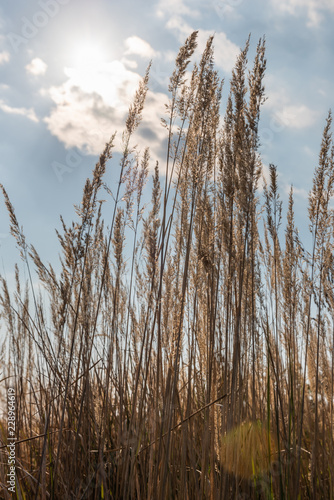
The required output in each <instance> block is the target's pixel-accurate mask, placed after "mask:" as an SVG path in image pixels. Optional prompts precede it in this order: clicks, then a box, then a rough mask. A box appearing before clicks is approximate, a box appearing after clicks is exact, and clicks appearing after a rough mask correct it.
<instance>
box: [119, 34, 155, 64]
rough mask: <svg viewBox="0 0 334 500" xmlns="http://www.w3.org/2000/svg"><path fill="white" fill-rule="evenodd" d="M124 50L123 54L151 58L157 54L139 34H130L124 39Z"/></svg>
mask: <svg viewBox="0 0 334 500" xmlns="http://www.w3.org/2000/svg"><path fill="white" fill-rule="evenodd" d="M125 46H126V49H127V50H126V52H125V55H129V54H135V55H138V56H140V57H147V58H150V59H151V58H153V57H156V56H157V55H158V52H156V51H155V50H154V49H152V47H151V45H150V44H149V43H147V42H145V40H143V39H142V38H139V36H130V37H129V38H127V39H126V40H125Z"/></svg>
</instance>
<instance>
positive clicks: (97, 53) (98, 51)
mask: <svg viewBox="0 0 334 500" xmlns="http://www.w3.org/2000/svg"><path fill="white" fill-rule="evenodd" d="M70 59H71V63H72V64H71V65H72V66H73V67H74V68H82V67H83V66H91V65H96V64H103V63H106V62H108V60H110V57H108V54H107V51H106V49H105V48H104V47H103V45H102V43H99V42H97V41H95V40H81V41H79V42H76V43H75V44H74V45H73V47H72V50H71V56H70Z"/></svg>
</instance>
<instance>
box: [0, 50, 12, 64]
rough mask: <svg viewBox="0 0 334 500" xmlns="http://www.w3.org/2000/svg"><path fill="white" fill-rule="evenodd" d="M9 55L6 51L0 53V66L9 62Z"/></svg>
mask: <svg viewBox="0 0 334 500" xmlns="http://www.w3.org/2000/svg"><path fill="white" fill-rule="evenodd" d="M9 60H10V54H9V52H7V51H6V50H4V51H2V52H0V65H1V64H5V63H7V62H9Z"/></svg>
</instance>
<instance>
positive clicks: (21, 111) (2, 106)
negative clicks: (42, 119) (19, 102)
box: [0, 99, 39, 122]
mask: <svg viewBox="0 0 334 500" xmlns="http://www.w3.org/2000/svg"><path fill="white" fill-rule="evenodd" d="M0 110H1V111H3V112H4V113H8V114H10V115H21V116H25V117H26V118H28V119H29V120H31V121H33V122H38V121H39V120H38V118H37V116H36V114H35V111H34V110H33V109H32V108H29V109H28V108H15V107H11V106H9V105H8V104H6V103H5V102H4V101H3V100H2V99H0Z"/></svg>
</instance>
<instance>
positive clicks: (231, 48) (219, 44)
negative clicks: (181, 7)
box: [167, 16, 240, 73]
mask: <svg viewBox="0 0 334 500" xmlns="http://www.w3.org/2000/svg"><path fill="white" fill-rule="evenodd" d="M167 28H169V29H171V30H173V31H175V32H176V33H177V37H178V40H179V41H180V42H181V43H184V41H185V39H186V38H187V37H188V36H189V35H190V34H191V33H192V32H193V31H195V30H194V28H192V27H191V26H190V25H189V24H187V23H186V22H185V21H184V20H183V19H182V18H181V17H179V16H173V17H171V18H170V20H169V21H168V22H167ZM212 34H213V33H212V31H209V30H199V31H198V37H197V41H198V47H197V50H196V56H197V58H198V57H200V56H201V54H202V53H203V50H204V49H205V45H206V42H207V40H208V38H209V37H210V36H211V35H212ZM213 44H214V49H215V51H214V53H215V63H216V65H217V66H218V67H220V68H222V69H223V70H224V71H226V72H228V73H229V72H230V71H231V70H232V69H233V67H234V65H235V62H236V58H237V56H238V54H239V53H240V49H239V47H238V46H237V45H235V44H234V43H233V42H231V40H229V39H228V38H227V36H226V34H225V33H224V32H222V31H221V32H218V33H215V35H214V41H213Z"/></svg>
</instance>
